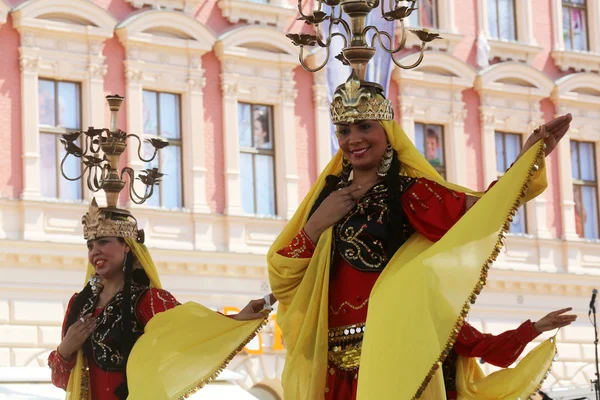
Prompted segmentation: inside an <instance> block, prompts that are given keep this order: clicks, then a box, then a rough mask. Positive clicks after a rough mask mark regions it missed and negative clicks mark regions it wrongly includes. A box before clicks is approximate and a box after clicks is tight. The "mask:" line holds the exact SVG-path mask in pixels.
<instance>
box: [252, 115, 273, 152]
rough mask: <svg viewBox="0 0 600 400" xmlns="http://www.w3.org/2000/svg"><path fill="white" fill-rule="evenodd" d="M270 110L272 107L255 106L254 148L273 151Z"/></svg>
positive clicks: (253, 121) (253, 119)
mask: <svg viewBox="0 0 600 400" xmlns="http://www.w3.org/2000/svg"><path fill="white" fill-rule="evenodd" d="M270 110H271V107H268V106H254V109H253V115H252V124H253V125H252V128H253V131H254V146H255V147H256V148H259V149H267V150H270V149H273V138H272V135H271V123H270V122H271V114H270V112H269V111H270Z"/></svg>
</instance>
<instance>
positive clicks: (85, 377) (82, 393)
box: [79, 350, 90, 400]
mask: <svg viewBox="0 0 600 400" xmlns="http://www.w3.org/2000/svg"><path fill="white" fill-rule="evenodd" d="M79 351H82V350H79ZM79 398H80V399H81V400H89V399H90V368H89V367H88V363H87V358H86V357H85V356H83V364H82V365H81V388H80V389H79Z"/></svg>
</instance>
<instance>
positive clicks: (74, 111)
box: [58, 82, 81, 129]
mask: <svg viewBox="0 0 600 400" xmlns="http://www.w3.org/2000/svg"><path fill="white" fill-rule="evenodd" d="M79 104H80V102H79V85H78V84H76V83H73V82H59V83H58V119H59V124H58V126H60V127H63V128H67V129H79V128H80V126H81V124H80V121H79V118H80V115H81V111H80V109H79V107H80V105H79Z"/></svg>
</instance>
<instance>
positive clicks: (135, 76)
mask: <svg viewBox="0 0 600 400" xmlns="http://www.w3.org/2000/svg"><path fill="white" fill-rule="evenodd" d="M125 78H126V79H127V82H128V83H130V84H141V83H142V82H143V81H144V71H143V70H142V69H139V68H131V67H128V66H126V67H125Z"/></svg>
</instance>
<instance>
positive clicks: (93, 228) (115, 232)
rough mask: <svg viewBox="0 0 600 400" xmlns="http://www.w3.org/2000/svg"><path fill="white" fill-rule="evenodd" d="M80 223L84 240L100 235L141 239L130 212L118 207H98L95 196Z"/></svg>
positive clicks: (99, 236)
mask: <svg viewBox="0 0 600 400" xmlns="http://www.w3.org/2000/svg"><path fill="white" fill-rule="evenodd" d="M81 223H82V224H83V238H84V239H85V240H94V239H97V238H101V237H120V238H132V239H136V240H138V239H141V238H140V232H141V231H138V226H137V221H136V219H135V218H134V217H133V216H132V215H131V214H129V213H128V212H127V211H125V210H120V209H108V208H99V207H98V203H97V202H96V199H95V198H94V199H92V204H90V209H89V210H88V212H87V213H85V215H84V216H83V218H81ZM140 241H143V240H140Z"/></svg>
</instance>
